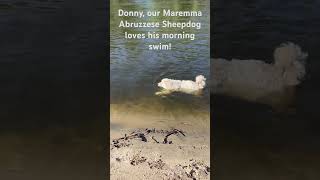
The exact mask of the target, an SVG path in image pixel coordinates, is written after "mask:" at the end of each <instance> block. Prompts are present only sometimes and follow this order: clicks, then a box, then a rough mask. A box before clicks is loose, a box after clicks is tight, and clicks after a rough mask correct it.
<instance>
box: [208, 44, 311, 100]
mask: <svg viewBox="0 0 320 180" xmlns="http://www.w3.org/2000/svg"><path fill="white" fill-rule="evenodd" d="M307 56H308V54H307V53H304V52H302V51H301V48H300V47H299V46H298V45H295V44H293V43H290V42H289V43H284V44H281V45H280V47H278V48H276V49H275V51H274V62H273V63H272V64H268V63H265V62H263V61H259V60H254V59H250V60H238V59H232V60H231V61H229V60H225V59H221V58H218V59H213V60H212V61H211V63H212V70H211V71H212V87H211V91H212V92H213V93H214V94H224V95H229V96H234V97H238V98H241V99H245V100H248V101H254V102H260V103H265V104H269V105H273V104H274V103H282V102H283V101H284V100H283V97H285V96H288V95H289V94H291V92H293V90H294V87H295V86H296V85H298V84H299V83H300V82H301V81H302V79H303V78H304V76H305V74H306V69H305V60H306V58H307Z"/></svg>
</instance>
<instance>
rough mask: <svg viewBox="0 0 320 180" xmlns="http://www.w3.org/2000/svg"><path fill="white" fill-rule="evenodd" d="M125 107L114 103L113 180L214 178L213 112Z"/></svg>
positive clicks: (112, 107)
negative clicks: (211, 113)
mask: <svg viewBox="0 0 320 180" xmlns="http://www.w3.org/2000/svg"><path fill="white" fill-rule="evenodd" d="M122 107H123V106H121V105H120V107H119V106H117V105H112V106H111V131H110V138H111V140H110V174H111V179H113V180H122V179H123V180H125V179H132V180H135V179H137V180H138V179H139V180H142V179H148V180H157V179H186V180H187V179H210V173H211V171H212V170H211V168H210V129H209V113H203V112H199V111H194V112H191V113H185V112H183V113H181V111H174V110H172V109H171V110H170V111H169V110H168V111H166V112H165V113H163V112H159V111H152V112H150V111H149V113H145V111H144V113H143V111H141V110H139V109H134V108H133V109H131V110H130V108H128V109H127V108H125V109H126V110H125V111H124V109H122ZM160 109H161V108H160Z"/></svg>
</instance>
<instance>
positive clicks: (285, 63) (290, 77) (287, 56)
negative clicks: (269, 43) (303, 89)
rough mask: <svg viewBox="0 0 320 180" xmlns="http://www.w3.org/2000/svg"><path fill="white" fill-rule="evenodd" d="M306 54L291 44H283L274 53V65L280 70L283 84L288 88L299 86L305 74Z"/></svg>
mask: <svg viewBox="0 0 320 180" xmlns="http://www.w3.org/2000/svg"><path fill="white" fill-rule="evenodd" d="M307 57H308V53H305V52H302V50H301V48H300V47H299V46H298V45H296V44H294V43H291V42H288V43H283V44H281V45H280V46H279V47H278V48H276V49H275V51H274V60H275V61H274V64H275V66H276V67H278V68H280V69H281V70H282V76H283V79H284V81H285V82H284V83H285V84H286V85H289V86H295V85H298V84H300V82H301V81H302V80H303V79H304V77H305V74H306V67H305V65H306V59H307Z"/></svg>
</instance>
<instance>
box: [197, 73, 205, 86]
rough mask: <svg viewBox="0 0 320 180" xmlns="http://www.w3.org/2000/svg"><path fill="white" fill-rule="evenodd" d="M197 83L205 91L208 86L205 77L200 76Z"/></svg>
mask: <svg viewBox="0 0 320 180" xmlns="http://www.w3.org/2000/svg"><path fill="white" fill-rule="evenodd" d="M196 83H197V84H198V85H199V88H201V89H203V88H204V87H205V86H206V78H205V77H204V76H203V75H198V76H197V77H196Z"/></svg>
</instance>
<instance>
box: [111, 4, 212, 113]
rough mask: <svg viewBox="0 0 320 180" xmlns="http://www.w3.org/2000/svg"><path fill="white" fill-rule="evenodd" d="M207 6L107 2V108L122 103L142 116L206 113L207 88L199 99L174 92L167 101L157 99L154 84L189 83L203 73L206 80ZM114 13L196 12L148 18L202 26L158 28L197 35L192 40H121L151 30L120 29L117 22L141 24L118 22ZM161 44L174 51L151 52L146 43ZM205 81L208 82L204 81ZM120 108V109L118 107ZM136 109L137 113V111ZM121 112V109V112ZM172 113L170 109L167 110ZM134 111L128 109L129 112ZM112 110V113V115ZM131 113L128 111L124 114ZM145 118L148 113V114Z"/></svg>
mask: <svg viewBox="0 0 320 180" xmlns="http://www.w3.org/2000/svg"><path fill="white" fill-rule="evenodd" d="M208 4H209V1H208V0H194V1H187V0H173V1H147V0H145V1H144V0H140V1H129V0H126V1H117V0H112V1H111V6H110V7H111V14H110V15H111V22H110V23H111V25H110V27H111V29H110V31H111V36H110V52H111V55H110V75H111V77H110V85H111V88H110V98H111V104H112V105H111V106H113V107H115V106H114V104H118V105H117V107H119V106H120V105H121V104H122V105H123V106H126V107H132V106H134V107H135V110H134V111H136V113H138V112H141V111H148V110H150V111H153V112H157V111H159V109H167V110H168V111H166V110H164V112H163V114H165V113H168V112H170V113H175V112H177V111H179V109H180V110H181V112H183V113H185V114H188V113H189V112H190V110H199V111H206V112H207V114H208V112H209V103H210V101H209V89H208V88H206V89H205V90H204V92H203V94H202V95H201V96H197V97H196V96H192V95H186V94H182V93H173V94H171V95H169V96H168V97H166V98H163V97H159V96H156V95H155V93H156V92H157V91H159V90H160V89H159V87H158V86H157V83H158V82H159V81H161V79H162V78H173V79H190V80H194V79H195V77H196V75H199V74H202V75H204V76H205V77H207V78H208V79H209V75H210V55H209V38H210V34H209V29H210V25H209V20H210V19H209V13H210V11H209V6H208ZM118 9H124V10H147V9H148V10H161V11H162V9H172V10H180V11H187V10H194V11H202V13H203V16H202V17H161V16H159V17H152V18H151V17H148V18H150V19H149V20H150V21H160V22H161V21H163V20H170V21H189V20H191V21H200V22H201V23H202V27H201V29H200V30H194V29H185V30H179V29H165V28H159V29H157V30H158V31H159V32H167V33H182V32H183V31H185V32H186V33H196V38H195V40H193V41H190V40H187V39H178V40H168V41H166V40H156V39H142V40H141V39H135V40H127V39H124V33H125V31H127V32H128V33H142V32H147V31H150V29H147V28H140V29H128V28H119V27H118V26H119V22H120V20H128V21H135V22H136V21H139V19H134V18H133V17H118ZM159 42H162V43H163V44H165V43H169V42H171V43H172V50H168V51H165V50H164V51H150V50H148V49H147V45H148V44H153V43H154V44H157V43H159ZM207 82H208V81H207ZM119 104H120V105H119ZM138 107H140V108H138ZM119 108H120V107H119ZM169 109H170V110H169ZM131 110H132V108H131ZM113 111H116V110H112V111H111V113H112V112H113ZM127 111H130V108H128V109H127ZM149 114H152V113H151V112H150V113H149Z"/></svg>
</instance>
